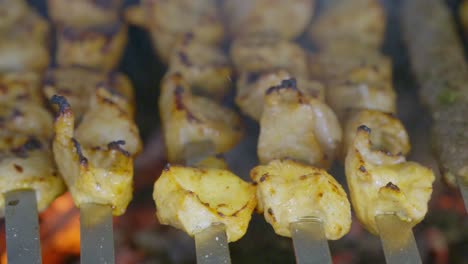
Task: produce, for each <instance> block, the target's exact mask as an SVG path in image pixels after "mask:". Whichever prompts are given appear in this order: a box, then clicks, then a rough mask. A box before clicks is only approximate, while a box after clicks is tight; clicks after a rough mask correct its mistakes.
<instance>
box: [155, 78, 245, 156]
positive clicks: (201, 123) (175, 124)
mask: <svg viewBox="0 0 468 264" xmlns="http://www.w3.org/2000/svg"><path fill="white" fill-rule="evenodd" d="M159 111H160V114H161V121H162V125H163V131H164V137H165V142H166V149H167V154H168V160H169V161H170V162H180V161H183V160H184V147H185V145H186V144H187V143H191V142H204V141H211V142H213V143H214V148H215V152H216V153H223V152H225V151H228V150H229V149H230V148H232V147H234V146H235V145H236V144H237V143H238V142H239V140H240V138H241V136H242V134H243V127H242V125H241V120H240V118H239V116H238V115H237V114H236V113H235V112H234V111H232V110H230V109H228V108H224V107H223V106H221V105H219V104H218V103H216V102H215V101H212V100H210V99H208V98H204V97H200V96H196V95H193V94H192V91H191V87H190V86H189V85H188V83H187V82H186V81H185V78H184V76H183V75H181V74H179V73H171V74H169V75H167V76H166V77H165V78H164V79H163V81H162V84H161V96H160V98H159Z"/></svg>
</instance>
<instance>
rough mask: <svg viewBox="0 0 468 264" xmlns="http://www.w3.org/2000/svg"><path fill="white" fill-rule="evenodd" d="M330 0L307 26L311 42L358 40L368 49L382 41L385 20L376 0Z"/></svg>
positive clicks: (331, 42) (319, 43) (378, 45)
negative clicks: (308, 26) (310, 24)
mask: <svg viewBox="0 0 468 264" xmlns="http://www.w3.org/2000/svg"><path fill="white" fill-rule="evenodd" d="M324 2H325V1H324ZM330 3H331V4H327V6H326V7H325V8H324V10H322V11H321V12H320V14H319V16H318V17H317V18H316V21H315V22H314V23H313V24H312V26H311V29H310V32H309V34H310V38H311V39H312V41H314V43H315V44H317V45H318V46H319V47H320V48H323V47H326V46H328V45H330V44H333V43H334V42H342V41H344V42H347V43H350V42H358V43H360V45H363V46H367V47H369V48H371V49H378V48H379V47H380V46H381V45H382V43H383V39H384V33H385V23H386V20H385V11H384V10H383V7H382V6H381V4H380V2H379V1H378V0H348V1H331V2H330Z"/></svg>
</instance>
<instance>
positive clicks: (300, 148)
mask: <svg viewBox="0 0 468 264" xmlns="http://www.w3.org/2000/svg"><path fill="white" fill-rule="evenodd" d="M341 136H342V134H341V127H340V124H339V123H338V119H337V118H336V116H335V114H334V113H333V111H332V110H331V109H330V108H329V107H328V106H327V105H326V104H325V103H323V102H322V101H320V100H317V99H315V98H312V97H309V96H307V95H305V94H303V93H301V92H300V91H299V90H298V89H297V88H296V83H295V80H294V79H290V80H284V81H283V82H282V83H281V84H280V85H279V86H275V87H272V88H270V89H268V90H267V92H266V95H265V105H264V108H263V115H262V118H261V119H260V136H259V140H258V157H259V159H260V162H261V163H268V162H270V161H272V160H275V159H281V158H291V159H295V160H299V161H303V162H306V163H308V164H311V165H314V166H318V167H322V168H328V167H329V166H330V165H331V163H332V162H333V159H334V157H335V155H336V154H337V151H338V146H339V145H340V143H341Z"/></svg>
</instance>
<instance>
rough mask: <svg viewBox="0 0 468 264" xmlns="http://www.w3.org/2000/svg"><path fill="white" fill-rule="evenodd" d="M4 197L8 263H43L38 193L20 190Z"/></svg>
mask: <svg viewBox="0 0 468 264" xmlns="http://www.w3.org/2000/svg"><path fill="white" fill-rule="evenodd" d="M4 195H5V205H6V206H5V227H6V246H7V258H8V263H10V264H22V263H33V264H40V263H42V256H41V240H40V239H39V221H38V217H37V201H36V192H35V191H34V190H20V191H12V192H8V193H5V194H4Z"/></svg>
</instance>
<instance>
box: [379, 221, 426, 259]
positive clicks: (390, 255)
mask: <svg viewBox="0 0 468 264" xmlns="http://www.w3.org/2000/svg"><path fill="white" fill-rule="evenodd" d="M375 220H376V222H377V227H378V228H379V233H380V241H382V247H383V250H384V254H385V260H386V261H387V263H388V264H397V263H398V264H406V263H407V264H418V263H422V262H421V257H420V256H419V251H418V246H417V245H416V241H415V239H414V235H413V230H412V226H411V224H410V223H407V222H404V221H402V220H401V219H400V218H399V217H398V216H397V215H396V214H382V215H377V216H376V217H375Z"/></svg>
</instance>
